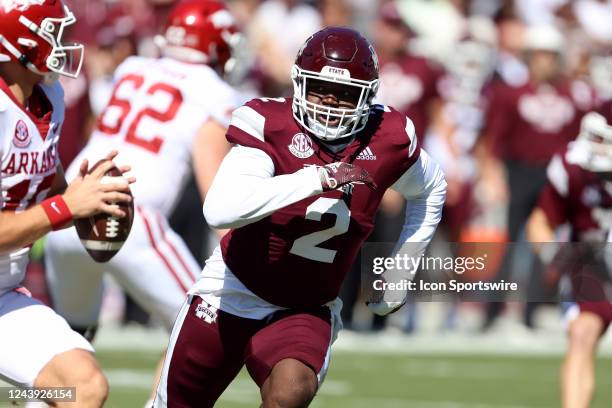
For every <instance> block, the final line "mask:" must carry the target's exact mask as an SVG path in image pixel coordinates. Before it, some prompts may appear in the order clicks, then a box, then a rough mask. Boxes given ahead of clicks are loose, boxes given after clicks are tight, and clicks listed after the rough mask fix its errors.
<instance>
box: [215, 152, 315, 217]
mask: <svg viewBox="0 0 612 408" xmlns="http://www.w3.org/2000/svg"><path fill="white" fill-rule="evenodd" d="M322 191H323V190H322V188H321V181H320V178H319V174H318V172H317V169H316V168H315V167H314V166H311V167H306V168H304V169H301V170H298V171H297V172H295V173H293V174H285V175H282V176H274V163H273V162H272V159H271V158H270V156H268V155H267V154H266V153H265V152H263V151H262V150H259V149H255V148H252V147H245V146H239V145H238V146H235V147H233V148H232V149H231V150H230V152H229V153H228V154H227V156H226V157H225V159H223V162H222V163H221V166H220V167H219V170H218V171H217V174H216V176H215V179H214V181H213V184H212V186H211V188H210V190H209V191H208V194H207V195H206V199H205V201H204V216H205V217H206V221H207V222H208V224H209V225H210V226H212V227H214V228H238V227H242V226H244V225H247V224H250V223H253V222H255V221H257V220H260V219H262V218H265V217H267V216H268V215H270V214H272V213H273V212H274V211H276V210H278V209H280V208H283V207H286V206H288V205H291V204H293V203H296V202H298V201H300V200H303V199H305V198H307V197H310V196H313V195H316V194H319V193H321V192H322Z"/></svg>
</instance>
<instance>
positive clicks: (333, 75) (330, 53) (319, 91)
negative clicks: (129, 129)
mask: <svg viewBox="0 0 612 408" xmlns="http://www.w3.org/2000/svg"><path fill="white" fill-rule="evenodd" d="M291 79H292V80H293V90H294V98H293V116H294V117H295V120H296V121H297V122H298V123H300V124H301V125H302V126H303V127H304V128H305V129H306V130H308V131H309V132H310V133H312V134H313V135H314V136H316V137H318V138H319V139H321V140H325V141H332V140H336V139H339V138H344V137H349V136H352V135H354V134H356V133H358V132H360V131H361V130H362V129H363V128H364V127H365V125H366V122H367V120H368V116H369V113H370V105H371V102H372V98H373V97H374V95H376V92H377V91H378V83H379V82H378V58H377V56H376V53H375V52H374V48H373V47H372V45H371V44H370V42H369V41H368V40H366V39H365V38H364V37H363V36H362V35H361V34H359V32H357V31H355V30H352V29H350V28H343V27H328V28H325V29H323V30H321V31H319V32H317V33H315V34H314V35H313V36H311V37H310V38H309V39H308V40H306V43H305V44H304V45H303V46H302V49H301V50H300V51H299V52H298V55H297V58H296V60H295V64H294V65H293V67H292V69H291Z"/></svg>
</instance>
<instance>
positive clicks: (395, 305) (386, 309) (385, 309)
mask: <svg viewBox="0 0 612 408" xmlns="http://www.w3.org/2000/svg"><path fill="white" fill-rule="evenodd" d="M405 303H406V302H385V301H382V302H376V303H372V302H366V305H368V309H370V310H371V311H372V313H374V314H377V315H379V316H386V315H389V314H391V313H395V312H397V311H398V310H400V308H401V307H402V306H404V304H405Z"/></svg>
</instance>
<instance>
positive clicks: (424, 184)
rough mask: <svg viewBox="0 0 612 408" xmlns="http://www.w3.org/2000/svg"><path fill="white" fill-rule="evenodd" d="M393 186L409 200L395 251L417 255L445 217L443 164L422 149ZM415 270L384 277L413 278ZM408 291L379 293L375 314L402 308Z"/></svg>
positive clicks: (372, 306) (395, 279)
mask: <svg viewBox="0 0 612 408" xmlns="http://www.w3.org/2000/svg"><path fill="white" fill-rule="evenodd" d="M392 188H393V189H394V190H396V191H398V192H399V193H400V194H402V195H403V196H404V197H405V198H406V200H407V202H406V218H405V220H404V226H403V227H402V232H401V234H400V238H399V240H398V242H397V246H396V250H395V251H394V253H397V252H398V251H401V252H402V254H406V255H407V256H409V257H411V258H413V259H417V258H419V257H420V256H421V255H422V254H423V253H424V252H425V248H426V247H427V245H428V244H429V242H430V241H431V238H432V237H433V235H434V232H435V231H436V227H437V226H438V224H439V223H440V219H441V218H442V207H443V206H444V200H445V197H446V180H445V179H444V173H443V172H442V169H441V168H440V166H439V165H438V164H437V163H436V162H435V161H434V160H433V159H432V158H431V157H430V156H429V155H428V154H427V152H425V151H424V150H422V149H421V151H420V155H419V158H418V159H417V160H416V162H415V163H414V164H413V165H412V166H411V167H410V168H409V169H408V170H407V171H406V172H405V173H404V174H403V175H402V176H401V177H400V179H399V180H397V182H396V183H395V184H394V185H393V186H392ZM415 272H416V271H408V270H388V271H386V272H384V273H383V275H382V278H383V279H384V280H385V281H386V282H400V281H401V280H403V279H408V280H410V279H412V277H413V276H414V273H415ZM406 294H407V293H406V291H402V290H394V291H387V292H385V293H379V294H378V295H379V298H378V299H373V301H370V302H369V303H368V307H369V308H370V310H372V311H373V312H374V313H376V314H380V315H386V314H389V313H392V312H394V311H396V310H397V309H399V308H400V307H401V306H402V305H403V304H404V302H405V301H406Z"/></svg>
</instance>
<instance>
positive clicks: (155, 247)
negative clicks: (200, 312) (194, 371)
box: [45, 207, 201, 330]
mask: <svg viewBox="0 0 612 408" xmlns="http://www.w3.org/2000/svg"><path fill="white" fill-rule="evenodd" d="M45 264H46V270H47V280H48V282H49V290H50V292H51V298H52V300H53V307H54V309H55V310H56V311H57V312H58V313H59V314H60V315H62V316H64V318H65V319H66V320H67V321H68V322H69V323H70V325H71V326H72V327H79V328H86V327H89V326H93V325H96V324H97V322H98V316H99V314H100V308H101V305H102V294H103V285H102V278H103V275H104V273H110V274H111V275H112V276H113V277H114V278H115V280H116V281H117V282H118V283H119V284H120V285H121V286H122V287H123V288H124V289H125V291H126V292H127V293H129V294H130V295H131V296H132V298H133V299H134V300H135V301H136V302H137V303H138V304H139V305H140V306H141V307H142V308H143V309H145V310H146V311H147V312H149V313H150V314H151V315H152V316H154V317H156V318H157V319H159V320H160V321H161V322H162V323H163V324H164V325H165V326H166V327H167V328H168V330H170V329H171V328H172V325H173V323H174V319H175V318H176V315H177V314H178V312H179V310H180V309H181V306H182V304H183V302H184V301H185V297H186V292H187V290H188V289H189V288H190V287H191V286H192V284H193V283H194V281H195V280H196V279H197V277H198V275H199V274H200V272H201V269H200V267H199V266H198V264H197V262H196V261H195V259H194V258H193V256H192V255H191V253H190V252H189V249H188V248H187V246H186V245H185V243H184V242H183V240H182V239H181V237H179V236H178V235H177V234H176V233H175V232H174V231H172V229H171V228H170V226H169V225H168V222H167V220H166V218H165V217H164V216H163V215H161V214H159V213H158V212H156V211H155V210H150V209H145V208H143V207H136V211H135V212H134V224H133V225H132V231H131V232H130V236H129V238H128V240H127V241H126V242H125V244H124V245H123V247H122V248H121V250H120V251H119V253H118V254H116V255H115V256H114V257H113V259H111V260H110V261H109V262H107V263H96V262H94V261H93V260H92V259H91V257H90V256H89V255H88V254H87V252H86V251H85V249H84V248H83V245H81V242H80V240H79V238H78V236H77V233H76V231H75V229H74V227H73V228H68V229H64V230H61V231H55V232H52V233H50V234H49V235H48V236H47V240H46V244H45Z"/></svg>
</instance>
